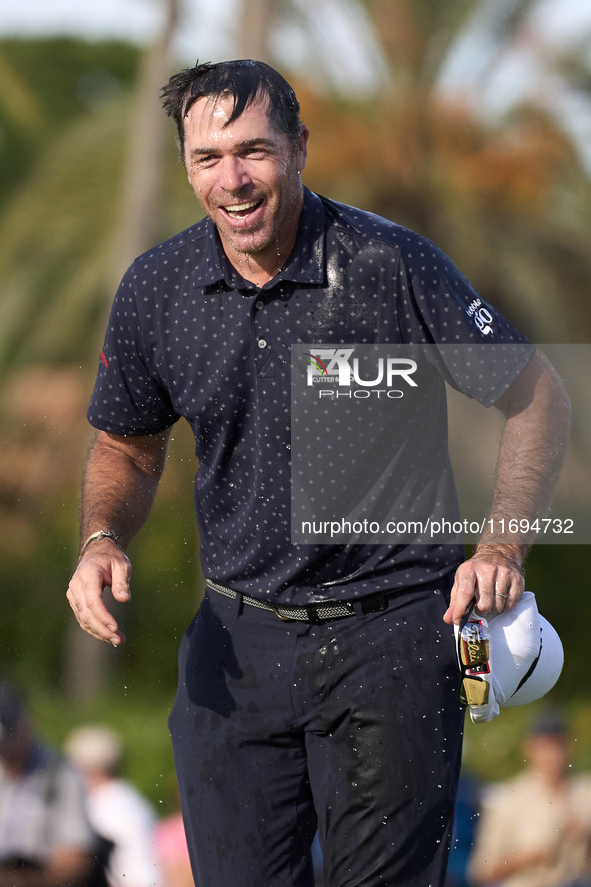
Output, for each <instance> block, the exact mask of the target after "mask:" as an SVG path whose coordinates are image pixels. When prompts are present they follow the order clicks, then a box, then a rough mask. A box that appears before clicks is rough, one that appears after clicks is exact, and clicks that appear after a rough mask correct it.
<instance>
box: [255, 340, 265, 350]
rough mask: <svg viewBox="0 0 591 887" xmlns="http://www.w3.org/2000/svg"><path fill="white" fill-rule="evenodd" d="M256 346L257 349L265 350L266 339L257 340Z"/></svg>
mask: <svg viewBox="0 0 591 887" xmlns="http://www.w3.org/2000/svg"><path fill="white" fill-rule="evenodd" d="M257 344H258V346H259V348H266V347H267V340H266V339H259V341H258V343H257Z"/></svg>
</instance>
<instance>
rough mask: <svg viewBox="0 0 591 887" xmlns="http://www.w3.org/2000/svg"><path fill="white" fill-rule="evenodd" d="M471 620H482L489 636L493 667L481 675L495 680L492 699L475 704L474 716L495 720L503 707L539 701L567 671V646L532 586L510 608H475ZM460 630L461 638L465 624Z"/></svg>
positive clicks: (491, 689) (490, 666) (490, 684)
mask: <svg viewBox="0 0 591 887" xmlns="http://www.w3.org/2000/svg"><path fill="white" fill-rule="evenodd" d="M470 623H478V624H479V625H480V626H481V631H482V633H483V634H484V636H486V635H488V639H489V649H488V671H487V672H486V673H483V672H480V674H479V677H480V678H481V679H482V680H484V681H486V683H488V684H489V691H488V700H487V702H486V703H485V704H483V705H469V710H470V717H471V719H472V721H474V722H480V721H490V720H492V718H494V717H496V716H497V715H498V714H499V711H500V707H501V706H502V707H507V708H509V707H513V706H517V705H525V704H526V703H528V702H535V701H536V700H537V699H541V697H542V696H544V695H545V694H546V693H547V692H548V691H549V690H551V689H552V687H553V686H554V684H555V683H556V681H557V680H558V678H559V677H560V672H561V671H562V666H563V663H564V651H563V648H562V643H561V640H560V638H559V637H558V634H557V632H556V630H555V629H554V628H553V627H552V625H550V623H549V622H548V620H547V619H545V618H544V617H543V616H542V615H541V614H540V613H539V611H538V606H537V603H536V598H535V595H534V594H533V593H532V592H531V591H525V592H524V593H523V595H522V596H521V598H520V600H519V601H518V602H517V604H516V606H515V607H513V609H511V610H507V611H506V612H505V611H503V612H502V613H496V614H494V615H489V616H488V617H487V618H484V617H482V616H478V615H476V614H475V613H474V611H472V613H471V614H470V616H469V617H468V624H470ZM455 629H456V638H458V636H459V627H458V626H455ZM458 643H460V642H459V641H458ZM458 649H459V646H458ZM466 673H467V674H469V673H470V672H466Z"/></svg>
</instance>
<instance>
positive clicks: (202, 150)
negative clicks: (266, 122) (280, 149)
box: [190, 138, 274, 157]
mask: <svg viewBox="0 0 591 887" xmlns="http://www.w3.org/2000/svg"><path fill="white" fill-rule="evenodd" d="M273 145H274V142H273V141H272V140H271V139H265V138H260V139H246V140H245V141H244V142H238V143H237V144H236V145H234V149H233V150H235V151H240V150H241V149H244V148H256V147H262V148H264V147H272V146H273ZM218 151H219V148H214V147H212V148H208V147H205V146H201V145H199V146H198V147H196V148H193V150H192V151H191V152H190V156H191V157H196V156H197V155H199V154H216V153H217V152H218Z"/></svg>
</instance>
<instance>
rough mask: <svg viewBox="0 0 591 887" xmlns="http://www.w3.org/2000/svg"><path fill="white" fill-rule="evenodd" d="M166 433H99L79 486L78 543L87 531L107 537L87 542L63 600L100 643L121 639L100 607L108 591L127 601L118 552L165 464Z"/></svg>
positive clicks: (125, 566) (125, 570) (140, 519)
mask: <svg viewBox="0 0 591 887" xmlns="http://www.w3.org/2000/svg"><path fill="white" fill-rule="evenodd" d="M169 434H170V429H167V430H166V431H163V432H160V433H158V434H150V435H147V436H144V437H131V436H121V435H116V434H107V433H106V432H104V431H101V432H99V434H98V436H97V439H96V441H95V444H94V446H93V447H92V449H91V451H90V454H89V457H88V461H87V463H86V470H85V474H84V481H83V485H82V505H81V517H80V538H81V545H84V542H85V540H87V539H88V537H89V536H91V535H92V534H93V533H97V532H99V531H101V530H103V531H110V532H112V533H114V534H115V536H116V537H117V540H118V543H119V544H117V543H116V542H115V541H114V540H113V539H111V538H110V537H105V538H103V539H100V540H98V541H93V542H92V543H91V544H89V545H88V547H87V548H86V549H85V550H84V551H83V552H82V555H81V557H80V560H79V562H78V566H77V567H76V571H75V573H74V575H73V576H72V579H71V580H70V585H69V587H68V592H67V598H68V601H69V603H70V606H71V607H72V609H73V611H74V614H75V616H76V619H77V620H78V622H79V624H80V626H81V628H83V629H84V631H86V632H88V634H91V635H92V636H93V637H95V638H98V639H99V640H101V641H107V642H108V643H111V644H114V645H115V646H119V644H122V643H124V642H125V635H124V634H123V633H122V632H121V631H120V630H119V626H118V625H117V622H116V620H115V619H114V618H113V616H112V615H111V613H109V611H108V610H107V608H106V607H105V605H104V603H103V589H104V588H106V587H107V586H110V587H111V591H112V594H113V597H114V598H115V600H117V601H120V602H122V603H124V602H126V601H128V600H129V599H130V593H129V577H130V575H131V564H130V563H129V560H128V559H127V557H126V555H125V553H124V549H125V548H126V547H127V545H128V544H129V542H131V540H132V539H133V537H134V536H135V534H136V533H137V532H138V530H139V529H140V528H141V527H142V526H143V524H144V522H145V520H146V518H147V517H148V514H149V513H150V509H151V507H152V503H153V501H154V497H155V495H156V489H157V487H158V481H159V480H160V476H161V474H162V470H163V468H164V462H165V460H166V447H167V444H168V437H169Z"/></svg>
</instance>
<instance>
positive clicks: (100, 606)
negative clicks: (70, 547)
mask: <svg viewBox="0 0 591 887" xmlns="http://www.w3.org/2000/svg"><path fill="white" fill-rule="evenodd" d="M108 583H109V578H107V577H106V576H104V574H103V573H102V572H101V571H99V570H97V569H92V570H90V569H89V568H88V566H86V567H85V568H82V569H81V568H80V567H79V568H78V570H77V571H76V572H75V573H74V575H73V577H72V579H71V580H70V584H69V586H68V591H67V594H66V597H67V598H68V601H69V603H70V606H71V607H72V610H73V611H74V615H75V616H76V619H77V621H78V624H79V625H80V627H81V628H82V629H83V630H84V631H86V632H87V633H88V634H90V635H92V636H93V637H96V638H98V639H99V640H101V641H107V642H109V643H112V644H114V645H115V646H118V645H119V644H121V643H124V641H125V636H124V635H123V633H122V632H120V631H119V626H118V625H117V620H116V619H115V618H114V617H113V615H112V614H111V613H110V612H109V610H108V609H107V607H106V606H105V604H104V602H103V588H104V587H105V586H106V585H107V584H108Z"/></svg>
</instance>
